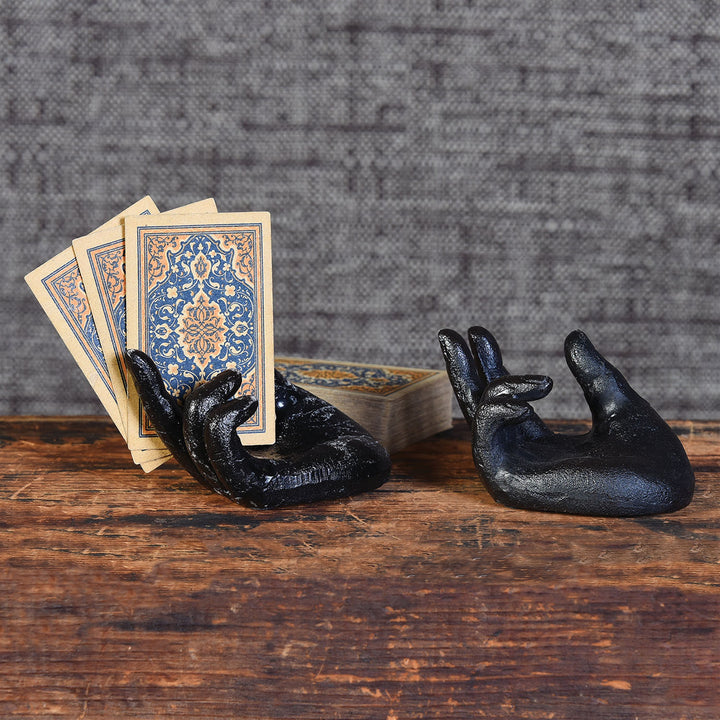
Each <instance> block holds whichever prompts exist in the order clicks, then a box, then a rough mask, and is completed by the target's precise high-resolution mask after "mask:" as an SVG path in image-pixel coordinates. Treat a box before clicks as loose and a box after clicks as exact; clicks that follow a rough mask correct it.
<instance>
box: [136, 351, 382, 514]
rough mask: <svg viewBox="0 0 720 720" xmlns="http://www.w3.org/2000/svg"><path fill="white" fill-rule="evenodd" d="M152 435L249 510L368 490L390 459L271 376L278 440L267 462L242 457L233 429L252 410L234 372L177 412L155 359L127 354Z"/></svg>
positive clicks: (312, 399) (345, 421) (352, 426)
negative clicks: (151, 426)
mask: <svg viewBox="0 0 720 720" xmlns="http://www.w3.org/2000/svg"><path fill="white" fill-rule="evenodd" d="M125 359H126V363H127V366H128V368H129V370H130V373H131V375H132V376H133V379H134V380H135V384H136V386H137V389H138V393H139V394H140V397H141V399H142V402H143V406H144V408H145V411H146V412H147V414H148V416H149V418H150V420H151V422H152V423H153V426H154V427H155V431H156V432H157V434H158V435H159V437H160V438H161V439H162V441H163V442H164V443H165V445H166V446H167V448H168V449H169V450H170V452H172V454H173V455H174V456H175V458H176V459H177V460H178V462H179V463H180V464H181V465H182V466H183V467H184V468H185V469H186V470H187V471H188V472H189V473H190V474H191V475H193V476H194V477H195V478H196V479H197V480H198V481H199V482H200V483H202V484H203V485H204V486H205V487H207V488H208V489H210V490H212V491H214V492H216V493H219V494H220V495H225V496H226V497H228V498H230V499H231V500H234V501H235V502H242V501H246V502H249V503H250V504H251V505H254V506H255V507H261V508H270V507H278V506H280V505H291V504H297V503H306V502H311V501H315V500H325V499H330V498H338V497H345V496H347V495H354V494H356V493H360V492H365V491H367V490H373V489H375V488H377V487H379V486H380V485H382V484H383V483H384V482H385V480H387V478H388V476H389V473H390V458H389V456H388V453H387V451H386V450H385V448H383V447H382V445H380V443H378V442H377V440H375V439H374V438H373V437H372V436H370V435H369V434H368V433H367V431H366V430H364V429H363V428H362V427H360V425H358V424H357V423H356V422H355V421H353V420H351V419H350V418H349V417H347V415H344V414H343V413H341V412H340V411H339V410H338V409H337V408H335V407H333V406H332V405H329V404H328V403H326V402H325V401H323V400H321V399H320V398H318V397H316V396H315V395H313V394H311V393H309V392H307V391H305V390H303V389H301V388H298V387H296V386H295V385H292V384H290V383H288V382H287V381H286V380H285V379H284V378H283V377H282V375H280V373H277V372H276V373H275V415H276V420H275V432H276V436H277V441H276V443H275V445H273V446H271V447H270V448H269V449H268V451H267V453H266V455H267V456H265V457H262V456H261V453H262V450H260V449H258V450H257V451H256V454H251V453H250V452H248V451H247V450H246V449H245V448H244V447H243V445H242V443H241V442H240V439H239V438H238V435H237V428H238V426H239V425H241V424H242V423H244V422H245V421H246V420H248V419H249V418H250V417H251V416H252V414H253V413H254V412H255V410H256V409H257V401H256V400H254V399H253V398H250V397H239V398H234V399H233V396H234V395H235V393H236V392H237V390H238V388H239V387H240V381H241V376H240V373H238V372H236V371H234V370H226V371H225V372H223V373H220V374H219V375H217V376H216V377H214V378H213V379H212V380H209V381H208V382H206V383H203V384H201V385H198V386H197V387H196V388H195V389H194V390H192V391H191V392H190V393H189V394H188V395H187V396H186V398H185V401H184V403H183V406H182V408H181V407H180V406H179V404H178V403H177V402H176V401H175V399H174V398H172V397H171V396H170V394H169V393H168V392H167V390H166V388H165V384H164V383H163V380H162V377H161V376H160V373H159V371H158V369H157V367H156V366H155V364H154V363H153V361H152V360H151V359H150V358H149V357H148V356H147V355H145V354H144V353H142V352H140V351H139V350H128V351H127V353H126V354H125Z"/></svg>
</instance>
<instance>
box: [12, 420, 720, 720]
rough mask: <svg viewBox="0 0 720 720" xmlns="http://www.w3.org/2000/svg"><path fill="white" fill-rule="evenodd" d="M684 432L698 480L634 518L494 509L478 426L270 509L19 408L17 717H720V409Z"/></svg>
mask: <svg viewBox="0 0 720 720" xmlns="http://www.w3.org/2000/svg"><path fill="white" fill-rule="evenodd" d="M570 427H571V426H570V425H568V424H566V425H565V426H564V428H565V429H569V428H570ZM675 428H676V430H677V431H678V433H679V434H680V435H681V437H682V440H683V442H684V443H685V446H686V448H687V450H688V453H689V455H690V457H691V460H692V461H693V465H694V467H695V469H696V474H697V481H698V483H697V491H696V496H695V499H694V500H693V502H692V504H691V505H690V506H689V507H688V508H686V509H685V510H682V511H680V512H678V513H675V514H672V515H667V516H660V517H652V518H645V519H634V520H632V519H598V518H582V517H570V516H562V515H549V514H540V513H529V512H522V511H517V510H510V509H507V508H504V507H501V506H498V505H496V504H495V503H494V502H493V501H492V500H491V498H490V496H489V495H488V494H487V492H486V491H485V490H484V488H483V487H482V485H481V484H480V482H479V480H478V479H477V475H476V473H475V470H474V468H473V465H472V460H471V457H470V437H469V433H468V431H467V430H466V428H465V427H463V426H462V425H459V424H458V425H456V427H455V428H454V429H453V430H451V431H448V432H446V433H444V434H442V435H439V436H436V437H435V438H433V439H431V440H428V441H425V442H422V443H418V444H416V445H414V446H413V447H411V448H409V449H408V450H406V451H404V452H402V453H398V454H396V455H395V456H394V458H393V459H394V470H393V477H392V480H391V482H389V483H388V484H387V485H385V486H384V487H383V488H381V489H380V490H378V491H376V492H374V493H370V494H368V495H364V496H360V497H356V498H351V499H348V500H343V501H335V502H328V503H323V504H318V505H312V506H306V507H301V508H287V509H282V510H274V511H261V510H253V509H250V508H245V507H240V506H237V505H233V504H232V503H230V502H228V501H227V500H224V499H223V498H221V497H219V496H215V495H212V494H210V493H208V492H206V491H205V490H203V489H202V488H201V487H200V486H199V485H197V484H196V483H194V482H193V481H192V480H191V479H190V478H189V477H188V476H187V475H185V474H184V473H183V472H182V471H181V470H180V469H179V468H178V467H177V466H167V467H165V466H164V467H163V468H160V469H159V470H157V471H155V472H154V473H152V474H150V475H145V474H144V473H143V472H142V471H141V470H139V469H136V468H135V466H133V465H132V463H131V462H130V459H129V456H128V454H127V451H126V450H125V448H124V446H123V443H122V440H121V439H120V438H119V437H118V436H117V435H116V433H115V432H114V430H113V428H112V427H111V425H110V424H109V422H106V421H105V420H102V419H97V418H76V419H69V418H64V419H60V418H54V419H38V418H15V419H12V418H8V419H4V420H0V445H1V447H0V456H1V458H2V471H1V472H2V475H1V477H2V482H0V565H1V566H2V568H3V576H4V579H3V581H2V592H0V631H1V633H0V717H2V718H23V717H25V718H38V717H67V718H112V717H122V718H161V717H194V718H195V717H197V718H230V717H242V718H382V719H386V718H387V719H388V720H389V719H392V718H395V719H396V720H400V719H401V718H474V717H488V718H538V719H539V718H550V717H552V718H568V719H570V718H572V719H573V720H575V719H577V718H589V717H592V718H595V719H599V720H604V719H608V720H609V719H610V718H612V720H623V719H625V718H627V719H628V720H629V719H630V718H662V719H663V720H666V719H667V718H678V719H679V718H685V719H690V718H693V719H702V720H705V719H707V720H710V719H712V720H716V719H717V718H718V717H720V689H719V686H720V683H719V682H718V679H719V678H720V642H719V640H720V631H719V624H718V623H719V622H720V543H719V541H718V535H719V526H720V512H719V510H720V501H719V499H718V489H719V488H720V424H719V423H695V424H693V423H683V424H677V425H675ZM579 429H580V428H579Z"/></svg>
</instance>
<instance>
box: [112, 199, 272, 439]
mask: <svg viewBox="0 0 720 720" xmlns="http://www.w3.org/2000/svg"><path fill="white" fill-rule="evenodd" d="M125 238H126V261H127V295H126V303H127V347H128V348H133V349H138V350H141V351H142V352H144V353H145V354H146V355H148V356H149V357H150V358H151V359H152V360H153V361H154V363H155V364H156V365H157V367H158V369H159V371H160V374H161V375H162V378H163V380H164V382H165V384H166V386H167V387H168V389H169V390H170V392H171V394H172V395H173V396H174V397H176V398H178V399H180V400H182V399H183V398H184V396H185V395H186V394H187V393H188V392H189V391H190V390H192V388H193V387H194V386H195V385H196V384H197V383H198V382H201V381H203V380H207V379H209V378H210V377H212V376H213V375H215V374H217V372H220V371H222V370H225V369H228V368H229V369H235V370H238V371H239V372H240V373H242V378H243V380H242V385H241V387H240V389H239V391H238V395H254V396H255V397H256V398H257V400H258V410H257V412H256V413H255V414H254V415H253V417H251V418H250V419H249V420H248V421H247V422H246V423H245V424H243V426H242V428H241V429H240V432H239V436H240V438H241V439H242V441H243V443H244V444H246V445H267V444H272V443H273V442H274V441H275V432H274V431H275V423H274V374H273V334H272V283H271V249H270V216H269V215H268V214H267V213H220V214H211V215H206V216H199V215H177V216H172V217H170V216H169V217H162V216H155V217H152V216H141V217H132V218H127V219H126V222H125ZM128 395H129V400H128V415H127V434H128V445H129V447H130V448H131V450H142V449H147V448H156V447H157V437H156V435H155V432H154V430H153V429H152V426H151V424H150V422H149V420H148V418H147V415H146V414H145V412H144V409H143V407H142V403H141V401H140V399H139V396H138V394H137V391H136V389H135V386H134V384H133V383H130V384H129V386H128Z"/></svg>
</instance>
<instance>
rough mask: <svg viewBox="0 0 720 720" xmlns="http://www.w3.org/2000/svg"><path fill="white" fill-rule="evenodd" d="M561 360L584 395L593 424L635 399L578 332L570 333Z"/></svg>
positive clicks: (625, 382)
mask: <svg viewBox="0 0 720 720" xmlns="http://www.w3.org/2000/svg"><path fill="white" fill-rule="evenodd" d="M565 359H566V361H567V364H568V367H569V368H570V371H571V372H572V374H573V375H574V376H575V379H576V380H577V381H578V384H579V385H580V387H581V388H582V391H583V393H584V394H585V399H586V400H587V403H588V405H589V407H590V411H591V413H592V416H593V421H594V422H602V421H604V420H606V419H607V418H608V417H609V416H611V415H613V414H615V413H617V411H618V410H620V409H621V408H623V407H625V406H627V405H628V404H629V403H631V402H633V401H635V400H636V399H638V396H637V393H635V391H634V390H633V389H632V388H631V387H630V385H629V383H628V381H627V380H626V379H625V378H624V377H623V375H622V373H620V371H619V370H618V369H617V368H616V367H614V366H613V365H611V364H610V363H609V362H608V361H607V360H606V359H605V358H604V357H603V356H602V355H601V354H600V353H599V352H598V351H597V350H596V349H595V346H594V345H593V344H592V343H591V342H590V340H589V339H588V337H587V335H585V333H583V332H581V331H580V330H574V331H573V332H571V333H570V334H569V335H568V336H567V338H566V339H565Z"/></svg>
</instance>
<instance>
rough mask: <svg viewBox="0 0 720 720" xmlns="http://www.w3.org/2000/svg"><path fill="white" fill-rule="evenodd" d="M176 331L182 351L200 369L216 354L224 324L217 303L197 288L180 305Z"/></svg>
mask: <svg viewBox="0 0 720 720" xmlns="http://www.w3.org/2000/svg"><path fill="white" fill-rule="evenodd" d="M201 257H202V256H201ZM206 263H207V261H206ZM177 332H178V335H179V337H180V347H181V348H182V351H183V352H184V353H185V355H186V356H187V357H188V358H189V359H191V360H192V361H193V362H194V363H195V364H196V365H197V366H198V367H199V368H200V369H201V370H203V371H204V370H205V368H206V367H207V366H208V364H209V362H210V360H211V358H212V357H214V356H216V355H219V354H220V351H221V349H222V346H223V343H224V342H225V336H226V333H227V326H226V325H225V320H224V319H223V317H222V315H221V313H220V306H219V305H218V304H217V303H216V302H211V301H210V299H209V298H208V296H207V295H206V294H205V293H204V292H202V290H201V291H200V292H199V293H198V294H197V295H196V296H195V297H194V298H193V299H192V302H189V303H188V304H187V305H185V307H184V308H183V309H182V311H181V313H180V323H179V327H178V331H177Z"/></svg>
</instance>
